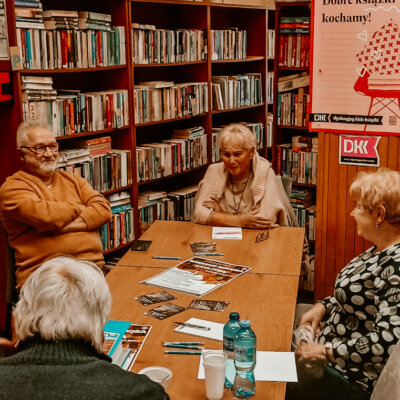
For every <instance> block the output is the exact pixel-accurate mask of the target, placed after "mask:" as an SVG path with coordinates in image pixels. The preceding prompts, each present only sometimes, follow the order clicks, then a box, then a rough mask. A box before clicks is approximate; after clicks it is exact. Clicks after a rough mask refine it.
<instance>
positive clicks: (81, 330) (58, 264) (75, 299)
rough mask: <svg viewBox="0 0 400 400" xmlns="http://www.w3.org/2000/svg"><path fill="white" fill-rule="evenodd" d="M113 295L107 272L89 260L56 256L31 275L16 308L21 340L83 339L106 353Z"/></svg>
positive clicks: (15, 320) (16, 325)
mask: <svg viewBox="0 0 400 400" xmlns="http://www.w3.org/2000/svg"><path fill="white" fill-rule="evenodd" d="M110 309H111V293H110V290H109V288H108V285H107V282H106V280H105V279H104V276H103V273H102V272H101V270H100V269H99V268H98V267H97V265H96V264H93V263H91V262H88V261H78V260H75V259H73V258H71V257H56V258H53V259H51V260H49V261H46V262H45V263H44V264H42V266H40V267H39V268H38V269H37V270H36V271H34V272H33V273H32V275H30V277H29V278H28V279H27V281H26V282H25V283H24V285H23V286H22V288H21V292H20V300H19V301H18V303H17V305H16V306H15V309H14V324H15V331H16V335H17V338H18V339H19V340H21V341H22V340H25V339H27V338H28V337H30V336H35V335H39V336H40V337H42V338H43V339H45V340H53V341H57V340H66V339H82V340H84V341H86V342H88V343H91V344H92V345H93V346H94V347H95V348H96V350H97V351H98V352H102V346H103V329H104V325H105V323H106V322H107V319H108V316H109V313H110Z"/></svg>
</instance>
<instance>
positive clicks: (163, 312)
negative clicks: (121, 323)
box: [145, 303, 186, 319]
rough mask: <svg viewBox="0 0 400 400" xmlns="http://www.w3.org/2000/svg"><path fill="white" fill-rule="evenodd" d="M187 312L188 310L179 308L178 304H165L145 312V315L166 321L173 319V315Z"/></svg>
mask: <svg viewBox="0 0 400 400" xmlns="http://www.w3.org/2000/svg"><path fill="white" fill-rule="evenodd" d="M185 310H186V308H184V307H181V306H177V305H176V304H172V303H165V304H163V305H161V306H158V307H156V308H152V309H151V310H149V311H147V312H145V314H146V315H148V316H149V317H153V318H156V319H165V318H168V317H171V316H172V315H175V314H179V313H180V312H182V311H185Z"/></svg>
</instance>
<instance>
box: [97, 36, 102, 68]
mask: <svg viewBox="0 0 400 400" xmlns="http://www.w3.org/2000/svg"><path fill="white" fill-rule="evenodd" d="M97 54H98V65H99V66H100V67H102V66H103V45H102V40H101V31H97Z"/></svg>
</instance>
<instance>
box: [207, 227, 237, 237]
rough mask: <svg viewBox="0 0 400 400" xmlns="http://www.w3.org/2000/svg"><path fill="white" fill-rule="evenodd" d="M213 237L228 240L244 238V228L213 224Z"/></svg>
mask: <svg viewBox="0 0 400 400" xmlns="http://www.w3.org/2000/svg"><path fill="white" fill-rule="evenodd" d="M212 238H213V239H214V240H215V239H226V240H242V228H236V227H229V226H226V227H225V226H213V228H212Z"/></svg>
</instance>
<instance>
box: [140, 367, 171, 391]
mask: <svg viewBox="0 0 400 400" xmlns="http://www.w3.org/2000/svg"><path fill="white" fill-rule="evenodd" d="M138 373H139V374H143V375H146V376H147V377H149V378H150V379H151V380H152V381H153V382H157V383H159V384H160V385H161V386H162V387H163V388H164V389H165V391H167V389H168V388H169V385H170V384H171V379H172V371H171V370H170V369H168V368H165V367H157V366H155V367H147V368H143V369H141V370H140V371H139V372H138Z"/></svg>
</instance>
